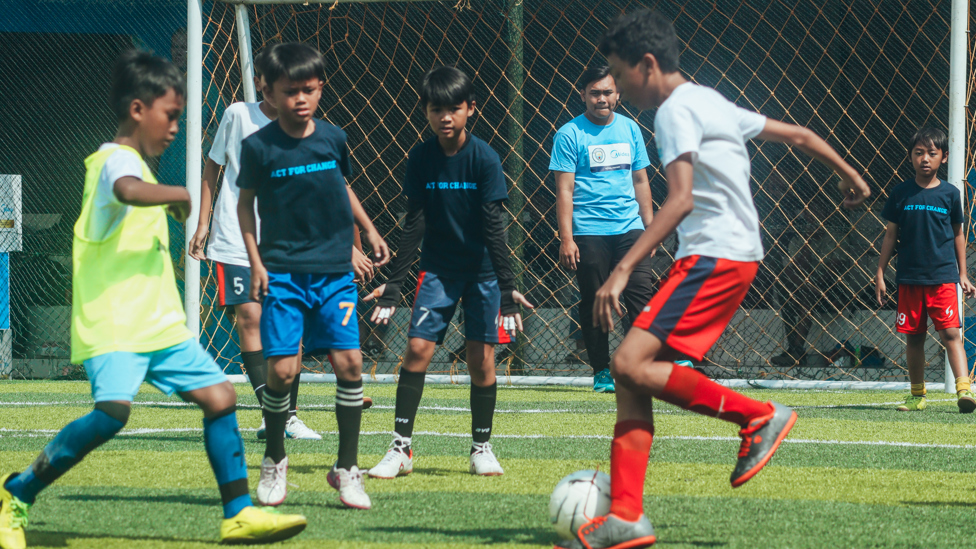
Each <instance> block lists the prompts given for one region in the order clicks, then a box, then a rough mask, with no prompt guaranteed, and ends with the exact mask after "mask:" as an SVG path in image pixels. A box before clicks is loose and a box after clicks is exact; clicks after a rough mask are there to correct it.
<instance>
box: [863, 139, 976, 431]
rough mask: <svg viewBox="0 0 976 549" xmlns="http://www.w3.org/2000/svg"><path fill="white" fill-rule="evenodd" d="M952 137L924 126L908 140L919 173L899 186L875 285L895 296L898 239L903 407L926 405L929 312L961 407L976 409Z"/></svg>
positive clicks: (973, 292) (887, 212)
mask: <svg viewBox="0 0 976 549" xmlns="http://www.w3.org/2000/svg"><path fill="white" fill-rule="evenodd" d="M948 141H949V140H948V138H947V137H946V134H945V133H944V132H943V131H941V130H938V129H935V128H922V129H920V130H918V131H917V132H915V135H913V136H912V139H911V141H909V143H908V156H909V158H911V160H912V167H914V168H915V177H913V178H912V179H909V180H908V181H904V182H902V183H901V184H899V185H898V186H896V187H895V188H894V189H892V191H891V194H890V195H889V196H888V201H887V202H885V206H884V210H883V211H882V214H881V215H882V216H883V217H884V218H885V219H886V220H887V221H888V226H887V230H886V232H885V238H884V243H883V244H882V245H881V257H880V258H878V272H877V274H876V275H875V279H874V285H875V290H876V292H877V296H878V303H880V304H881V305H884V304H885V301H886V300H887V295H886V291H887V289H886V288H885V281H884V272H885V269H886V268H887V267H888V262H889V261H890V260H891V253H892V252H893V251H894V249H895V243H896V242H897V245H898V271H897V272H896V273H895V281H896V282H897V283H898V316H897V321H896V326H895V328H896V329H897V330H898V332H899V333H902V334H905V340H906V349H905V359H906V361H907V362H908V378H909V380H910V382H911V394H909V395H908V398H907V399H906V400H905V403H904V404H902V405H901V406H899V407H898V408H897V410H898V411H900V412H921V411H922V410H924V409H925V332H926V331H927V328H928V326H927V323H928V321H927V319H926V316H929V317H932V324H933V325H935V329H936V330H938V331H939V337H941V338H942V344H943V345H945V348H946V354H947V355H948V358H949V366H950V367H951V368H952V372H953V374H954V375H955V376H956V395H957V401H956V404H957V405H958V406H959V411H960V412H962V413H964V414H970V413H972V412H973V410H976V395H973V393H972V391H970V381H969V371H968V368H967V367H966V349H965V348H964V346H963V341H962V334H961V333H960V329H959V328H960V323H959V314H960V313H961V312H962V311H961V310H960V308H959V290H960V289H961V290H962V292H963V293H964V294H965V295H966V296H968V297H976V288H974V287H973V285H972V283H970V282H969V276H968V275H967V273H966V237H965V235H963V232H962V223H963V219H964V218H963V214H962V197H961V196H960V195H959V189H957V188H956V187H953V186H952V185H950V184H949V183H948V182H946V181H943V180H941V179H939V168H940V167H941V166H942V165H943V164H945V163H946V162H947V161H948V160H949V159H948V156H947V152H948V151H947V148H948Z"/></svg>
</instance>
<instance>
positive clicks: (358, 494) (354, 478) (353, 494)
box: [325, 465, 373, 509]
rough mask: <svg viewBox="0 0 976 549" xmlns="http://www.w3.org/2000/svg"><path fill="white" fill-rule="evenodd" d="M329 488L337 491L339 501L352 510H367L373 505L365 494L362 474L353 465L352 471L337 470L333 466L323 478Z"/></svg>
mask: <svg viewBox="0 0 976 549" xmlns="http://www.w3.org/2000/svg"><path fill="white" fill-rule="evenodd" d="M325 478H326V480H328V481H329V486H331V487H333V488H335V489H336V490H338V491H339V501H341V502H342V503H343V505H345V506H346V507H352V508H353V509H369V508H370V507H372V506H373V503H372V502H371V501H370V499H369V495H367V494H366V486H365V479H363V472H362V471H360V470H359V467H356V466H355V465H353V466H352V469H337V468H336V466H335V465H333V466H332V470H331V471H329V474H328V475H327V476H326V477H325Z"/></svg>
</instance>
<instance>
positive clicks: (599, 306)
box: [593, 269, 630, 332]
mask: <svg viewBox="0 0 976 549" xmlns="http://www.w3.org/2000/svg"><path fill="white" fill-rule="evenodd" d="M629 278H630V276H628V275H626V274H623V273H622V272H620V271H617V270H616V269H614V270H613V271H612V272H611V273H610V278H608V279H607V281H606V282H604V283H603V286H600V289H599V290H597V291H596V299H595V300H594V302H593V326H599V327H601V328H603V331H604V332H611V331H613V312H614V311H617V316H620V317H623V316H624V312H623V310H622V309H621V308H620V294H621V292H623V291H624V288H626V287H627V280H628V279H629Z"/></svg>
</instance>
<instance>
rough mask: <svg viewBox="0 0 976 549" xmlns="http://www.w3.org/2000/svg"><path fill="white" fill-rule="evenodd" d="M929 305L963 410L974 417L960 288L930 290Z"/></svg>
mask: <svg viewBox="0 0 976 549" xmlns="http://www.w3.org/2000/svg"><path fill="white" fill-rule="evenodd" d="M926 290H927V291H926V294H927V295H926V306H927V309H928V313H929V316H930V317H931V318H932V324H933V325H934V326H935V329H936V330H938V331H939V336H940V337H941V338H942V344H943V345H945V348H946V355H947V356H948V359H949V366H950V367H951V368H952V373H953V374H954V376H955V378H956V395H957V396H958V397H959V400H958V401H957V404H958V406H959V411H960V412H962V413H964V414H970V413H972V412H973V411H974V410H976V395H973V393H972V391H970V385H971V382H970V379H969V368H968V367H967V366H966V349H965V346H964V345H963V341H962V334H961V331H960V327H961V324H960V322H959V291H960V290H959V286H958V284H942V285H939V286H932V287H928V288H927V289H926Z"/></svg>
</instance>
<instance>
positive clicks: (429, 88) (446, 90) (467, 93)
mask: <svg viewBox="0 0 976 549" xmlns="http://www.w3.org/2000/svg"><path fill="white" fill-rule="evenodd" d="M472 101H474V85H473V84H472V83H471V79H470V78H469V77H468V75H467V74H465V73H464V71H462V70H460V69H458V68H456V67H437V68H436V69H431V70H429V71H427V74H425V75H424V79H423V80H422V81H421V82H420V104H421V105H423V106H424V107H425V108H426V107H427V105H434V106H436V107H445V106H451V105H460V104H461V103H464V102H467V103H471V102H472Z"/></svg>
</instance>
